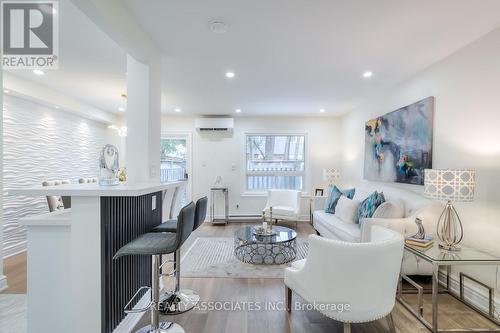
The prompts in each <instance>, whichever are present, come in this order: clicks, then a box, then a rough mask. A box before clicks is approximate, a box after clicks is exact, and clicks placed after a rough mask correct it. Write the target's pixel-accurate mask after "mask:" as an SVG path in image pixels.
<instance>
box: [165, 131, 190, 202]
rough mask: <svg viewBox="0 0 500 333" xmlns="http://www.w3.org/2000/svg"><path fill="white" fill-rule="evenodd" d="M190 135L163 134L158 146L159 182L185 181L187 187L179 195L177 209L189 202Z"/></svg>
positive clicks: (177, 133)
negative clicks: (159, 154)
mask: <svg viewBox="0 0 500 333" xmlns="http://www.w3.org/2000/svg"><path fill="white" fill-rule="evenodd" d="M191 142H192V135H191V133H179V132H163V133H162V136H161V144H160V149H161V151H160V153H161V156H160V181H161V182H170V181H176V180H184V179H185V180H187V185H186V186H185V187H184V188H183V191H182V192H181V193H179V194H180V195H179V199H180V200H178V202H179V207H178V209H180V207H183V206H184V205H186V204H187V203H188V202H190V201H191V197H192V179H191V178H192V177H191V149H192V147H191Z"/></svg>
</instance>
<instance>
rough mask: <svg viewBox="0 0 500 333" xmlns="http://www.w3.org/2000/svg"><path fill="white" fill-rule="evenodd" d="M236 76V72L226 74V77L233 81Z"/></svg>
mask: <svg viewBox="0 0 500 333" xmlns="http://www.w3.org/2000/svg"><path fill="white" fill-rule="evenodd" d="M234 76H235V74H234V72H226V77H227V78H229V79H232V78H233V77H234Z"/></svg>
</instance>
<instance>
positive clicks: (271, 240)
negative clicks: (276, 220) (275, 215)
mask: <svg viewBox="0 0 500 333" xmlns="http://www.w3.org/2000/svg"><path fill="white" fill-rule="evenodd" d="M254 229H255V227H253V226H248V227H243V228H241V229H238V230H236V232H235V233H234V238H237V239H239V240H240V241H244V242H245V243H247V244H249V243H260V244H276V243H284V242H290V241H292V240H294V239H296V238H297V232H295V230H292V229H290V228H286V227H281V226H273V230H274V231H275V232H276V234H275V235H272V236H259V235H255V234H254Z"/></svg>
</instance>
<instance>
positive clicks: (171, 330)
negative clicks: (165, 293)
mask: <svg viewBox="0 0 500 333" xmlns="http://www.w3.org/2000/svg"><path fill="white" fill-rule="evenodd" d="M194 214H195V205H194V203H193V202H191V203H190V204H188V205H187V206H185V207H183V208H182V209H181V211H180V213H179V216H178V217H177V230H176V233H172V232H150V233H146V234H143V235H140V236H139V237H137V238H136V239H134V240H133V241H131V242H129V243H127V244H125V245H124V246H122V247H121V248H120V249H119V250H118V251H117V252H116V254H115V256H114V258H115V259H117V258H120V257H123V256H137V255H149V256H151V258H152V261H151V264H152V265H151V266H152V272H151V287H146V286H144V287H141V288H140V289H139V290H138V291H137V292H136V293H135V295H134V296H132V299H131V300H130V301H129V302H128V303H127V305H126V306H125V309H124V310H125V312H126V313H137V312H143V311H147V310H150V311H151V324H149V325H147V326H145V327H143V328H140V329H139V330H138V331H136V332H135V333H184V329H183V328H182V327H181V326H180V325H179V324H174V323H171V322H160V318H159V310H160V278H159V277H160V267H161V256H162V255H163V254H169V253H178V251H179V249H180V247H181V246H182V244H184V242H185V241H186V239H188V237H189V235H190V234H191V232H192V231H193V227H194ZM131 269H134V268H133V267H131ZM143 289H148V290H150V292H151V302H150V303H149V305H148V306H147V307H145V308H140V309H132V310H127V307H128V306H129V305H130V304H131V303H133V301H134V299H135V298H136V296H137V295H138V294H139V293H140V291H141V290H143Z"/></svg>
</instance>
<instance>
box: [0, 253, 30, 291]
mask: <svg viewBox="0 0 500 333" xmlns="http://www.w3.org/2000/svg"><path fill="white" fill-rule="evenodd" d="M26 261H27V259H26V252H23V253H21V254H18V255H15V256H13V257H10V258H7V259H5V260H4V262H3V270H4V274H5V276H7V283H8V288H7V289H6V290H4V291H3V293H5V294H26V283H27V279H26Z"/></svg>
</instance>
